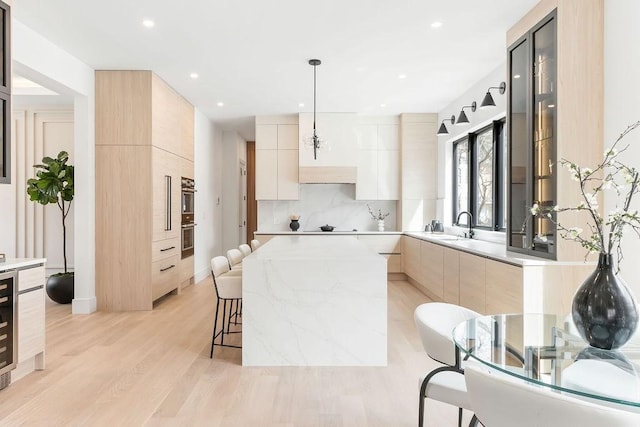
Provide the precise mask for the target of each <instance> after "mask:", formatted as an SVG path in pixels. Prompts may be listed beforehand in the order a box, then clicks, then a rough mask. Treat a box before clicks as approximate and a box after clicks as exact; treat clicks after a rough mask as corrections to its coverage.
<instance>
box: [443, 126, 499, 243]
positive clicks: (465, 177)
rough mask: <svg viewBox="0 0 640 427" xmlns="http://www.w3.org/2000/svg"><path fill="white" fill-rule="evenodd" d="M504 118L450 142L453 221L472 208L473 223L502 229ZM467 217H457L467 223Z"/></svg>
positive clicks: (488, 227) (480, 226) (461, 223)
mask: <svg viewBox="0 0 640 427" xmlns="http://www.w3.org/2000/svg"><path fill="white" fill-rule="evenodd" d="M505 145H506V144H505V143H504V120H501V121H496V122H494V123H493V124H491V125H489V126H487V127H485V128H483V129H480V130H479V131H477V132H473V133H470V134H469V135H467V136H465V137H464V138H462V139H460V140H458V141H456V142H454V143H453V193H454V194H453V222H454V223H455V222H456V220H457V218H458V215H459V214H460V213H461V212H464V211H467V212H471V213H472V215H473V224H472V225H473V226H474V227H478V228H485V229H488V230H503V229H505V218H506V213H505V209H506V203H505V202H504V197H505V194H506V188H505V186H506V179H505V173H504V170H503V168H504V166H503V165H504V158H505V155H506V153H505V151H506V147H505ZM468 221H469V217H468V216H466V215H465V216H463V217H462V218H460V225H468Z"/></svg>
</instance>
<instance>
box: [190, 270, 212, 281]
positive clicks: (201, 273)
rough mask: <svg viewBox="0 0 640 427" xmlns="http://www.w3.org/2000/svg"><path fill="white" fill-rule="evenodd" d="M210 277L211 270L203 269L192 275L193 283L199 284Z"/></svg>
mask: <svg viewBox="0 0 640 427" xmlns="http://www.w3.org/2000/svg"><path fill="white" fill-rule="evenodd" d="M210 275H211V270H209V269H208V268H205V269H204V270H201V271H198V272H197V273H196V274H194V275H193V283H199V282H201V281H203V280H204V279H206V278H207V277H209V276H210Z"/></svg>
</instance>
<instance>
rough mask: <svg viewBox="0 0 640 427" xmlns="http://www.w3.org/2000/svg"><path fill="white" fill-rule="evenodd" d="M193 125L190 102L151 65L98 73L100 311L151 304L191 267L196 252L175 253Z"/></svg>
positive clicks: (142, 307)
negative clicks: (187, 254)
mask: <svg viewBox="0 0 640 427" xmlns="http://www.w3.org/2000/svg"><path fill="white" fill-rule="evenodd" d="M193 123H194V118H193V107H192V106H191V105H190V104H189V103H188V102H187V101H186V100H185V99H184V98H182V97H181V96H180V95H179V94H177V93H176V92H175V91H174V90H173V89H171V88H170V87H169V86H168V85H167V84H166V83H164V82H163V81H162V80H161V79H160V78H159V77H157V76H155V75H154V74H153V73H151V72H150V71H98V72H96V296H97V300H98V308H99V309H100V310H104V311H128V310H149V309H151V308H152V307H153V301H154V300H156V299H157V298H159V297H161V296H163V295H166V294H167V293H169V292H171V291H177V290H179V288H180V284H181V278H182V277H184V276H185V275H186V274H189V273H191V272H192V271H193V257H190V258H187V259H186V260H181V259H180V238H181V235H180V234H181V233H180V230H181V178H182V176H186V177H190V178H192V177H193ZM183 273H184V274H183ZM191 274H192V273H191Z"/></svg>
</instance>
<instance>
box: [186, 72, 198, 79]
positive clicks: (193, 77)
mask: <svg viewBox="0 0 640 427" xmlns="http://www.w3.org/2000/svg"><path fill="white" fill-rule="evenodd" d="M189 77H191V78H192V79H197V78H198V77H200V76H199V75H198V73H191V74H189Z"/></svg>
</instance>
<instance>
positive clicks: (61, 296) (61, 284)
mask: <svg viewBox="0 0 640 427" xmlns="http://www.w3.org/2000/svg"><path fill="white" fill-rule="evenodd" d="M73 282H74V280H73V273H66V274H53V275H51V276H49V278H48V279H47V287H46V289H47V295H49V298H51V299H52V300H53V301H55V302H57V303H58V304H70V303H71V301H73V296H74V286H73Z"/></svg>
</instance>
